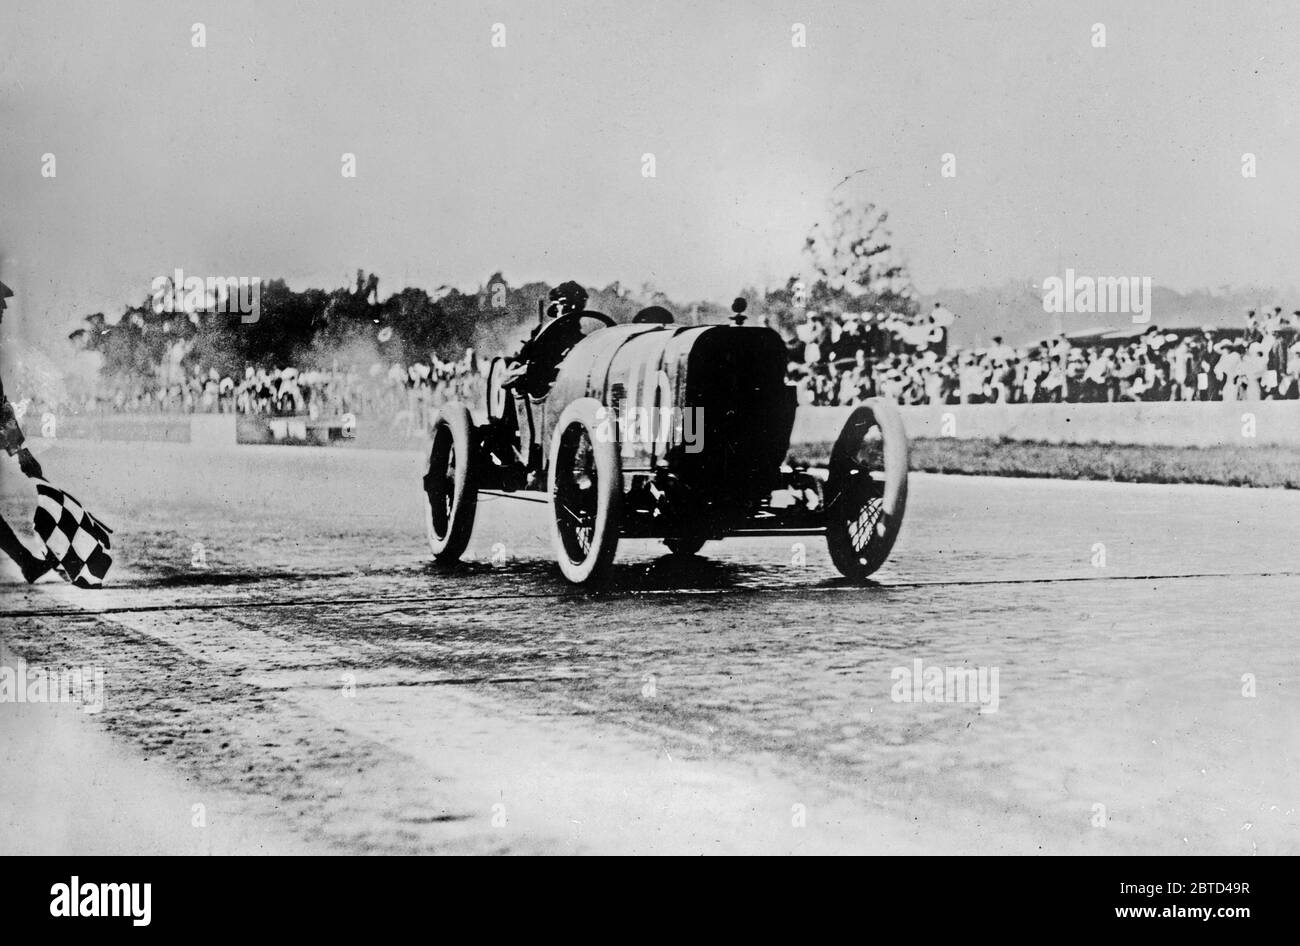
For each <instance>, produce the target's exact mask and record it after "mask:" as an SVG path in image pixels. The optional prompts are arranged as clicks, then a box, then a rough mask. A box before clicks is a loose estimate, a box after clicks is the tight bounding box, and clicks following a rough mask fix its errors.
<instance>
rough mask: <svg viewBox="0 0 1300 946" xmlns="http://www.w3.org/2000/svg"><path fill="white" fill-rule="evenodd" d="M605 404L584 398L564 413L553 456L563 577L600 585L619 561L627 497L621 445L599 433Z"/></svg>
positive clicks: (554, 537)
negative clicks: (622, 509) (624, 498)
mask: <svg viewBox="0 0 1300 946" xmlns="http://www.w3.org/2000/svg"><path fill="white" fill-rule="evenodd" d="M599 410H600V403H599V402H598V401H596V400H594V399H592V398H581V399H579V400H577V401H574V402H573V403H572V404H570V405H569V406H568V407H566V408H565V409H564V412H563V413H562V414H561V415H560V419H559V422H558V423H557V424H556V426H555V434H554V436H553V438H552V441H551V453H550V470H549V476H550V494H551V541H552V545H553V546H554V548H555V557H556V559H557V560H558V561H559V564H560V571H561V572H563V573H564V577H565V578H567V579H568V580H569V581H571V582H574V583H575V584H588V583H596V582H598V581H600V580H601V579H602V578H604V577H605V576H606V575H607V574H608V572H609V568H610V566H611V565H612V563H613V560H614V553H615V551H616V550H617V548H618V538H619V509H620V504H621V500H622V495H623V492H622V491H623V475H622V464H621V461H620V459H619V454H618V443H617V442H616V441H614V440H611V439H609V438H607V437H601V436H600V435H598V433H597V430H598V424H597V420H596V418H597V412H598V411H599Z"/></svg>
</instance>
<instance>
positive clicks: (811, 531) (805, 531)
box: [727, 526, 826, 539]
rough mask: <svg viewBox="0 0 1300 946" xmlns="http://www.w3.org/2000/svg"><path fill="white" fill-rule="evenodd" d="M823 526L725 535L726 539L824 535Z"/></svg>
mask: <svg viewBox="0 0 1300 946" xmlns="http://www.w3.org/2000/svg"><path fill="white" fill-rule="evenodd" d="M825 534H826V527H825V526H790V527H789V528H786V529H776V528H773V529H733V530H731V531H730V532H728V533H727V538H729V539H730V538H733V537H738V536H764V535H825Z"/></svg>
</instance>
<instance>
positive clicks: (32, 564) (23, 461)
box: [0, 282, 53, 584]
mask: <svg viewBox="0 0 1300 946" xmlns="http://www.w3.org/2000/svg"><path fill="white" fill-rule="evenodd" d="M11 296H13V290H12V289H10V288H9V287H8V286H6V285H5V284H4V283H2V282H0V321H3V319H4V312H5V309H6V307H7V305H8V303H7V302H6V300H8V299H9V298H10V297H11ZM25 439H26V438H24V437H23V432H22V429H21V428H20V427H19V426H18V418H17V416H16V415H15V414H14V407H13V405H12V404H10V403H9V399H8V398H7V397H5V393H4V382H3V380H0V447H3V448H4V451H5V453H7V454H9V456H11V457H17V458H18V469H20V470H22V472H23V475H24V476H27V477H31V478H36V479H43V478H44V474H43V473H42V472H41V465H40V464H39V463H37V462H36V458H35V457H33V456H32V454H31V451H29V450H28V449H27V447H26V446H24V444H25ZM0 545H3V546H4V550H5V552H6V553H7V554H8V556H9V557H10V558H12V559H13V560H14V562H15V563H16V564H17V565H18V567H19V568H20V569H22V572H23V578H25V579H26V580H27V582H28V583H29V584H30V583H31V582H34V581H35V580H36V579H38V578H40V577H41V576H42V575H44V574H45V573H46V572H48V571H49V570H50V569H51V568H52V567H53V563H52V562H50V561H49V560H48V559H47V558H45V557H44V556H37V555H35V554H33V553H32V551H31V550H30V549H28V548H27V546H26V545H24V544H23V542H22V540H21V539H19V538H18V536H17V535H15V534H14V530H13V529H11V528H9V523H7V522H5V520H4V517H3V516H0Z"/></svg>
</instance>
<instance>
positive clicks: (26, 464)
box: [18, 447, 45, 479]
mask: <svg viewBox="0 0 1300 946" xmlns="http://www.w3.org/2000/svg"><path fill="white" fill-rule="evenodd" d="M18 469H20V470H22V471H23V475H24V476H27V477H30V478H31V479H44V478H45V474H44V473H43V472H42V471H41V465H40V464H39V463H37V462H36V458H35V457H34V456H32V453H31V451H30V450H28V449H27V448H26V447H22V448H21V449H19V451H18Z"/></svg>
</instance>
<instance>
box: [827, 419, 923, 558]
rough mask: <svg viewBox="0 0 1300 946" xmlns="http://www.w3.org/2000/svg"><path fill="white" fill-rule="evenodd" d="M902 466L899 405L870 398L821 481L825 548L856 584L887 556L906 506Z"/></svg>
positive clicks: (904, 449)
mask: <svg viewBox="0 0 1300 946" xmlns="http://www.w3.org/2000/svg"><path fill="white" fill-rule="evenodd" d="M907 466H908V447H907V433H906V432H905V431H904V429H903V418H902V416H901V415H900V414H899V411H898V406H897V405H896V404H895V403H894V402H893V401H891V400H889V399H888V398H879V397H873V398H869V399H868V400H867V401H866V403H864V404H863V405H862V406H861V407H858V408H856V409H855V410H854V411H853V413H852V414H850V415H849V419H848V420H847V421H846V422H845V424H844V427H843V428H842V429H841V430H840V435H839V438H838V439H837V440H836V441H835V447H834V448H833V449H832V450H831V462H830V470H829V475H828V477H827V480H826V545H827V547H828V549H829V550H830V553H831V561H833V562H834V563H835V567H836V568H838V569H839V571H840V574H842V575H844V576H845V577H846V578H850V579H852V580H854V581H861V580H863V579H865V578H866V577H867V576H869V575H871V574H872V573H873V572H875V571H876V570H877V569H878V568H880V566H881V565H883V564H885V560H886V559H887V558H889V552H890V550H891V549H893V547H894V540H895V539H897V538H898V530H899V527H900V526H901V525H902V523H903V513H904V511H905V510H906V508H907Z"/></svg>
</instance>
